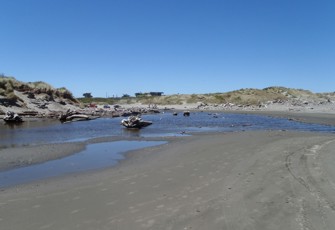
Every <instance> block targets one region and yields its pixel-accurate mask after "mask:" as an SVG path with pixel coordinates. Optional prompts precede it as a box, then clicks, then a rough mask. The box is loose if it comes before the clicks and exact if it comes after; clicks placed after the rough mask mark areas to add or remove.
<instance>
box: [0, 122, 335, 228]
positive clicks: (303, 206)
mask: <svg viewBox="0 0 335 230" xmlns="http://www.w3.org/2000/svg"><path fill="white" fill-rule="evenodd" d="M328 118H329V119H332V118H331V116H329V117H328ZM307 119H308V118H307ZM313 119H320V120H322V119H323V118H322V117H321V118H320V117H317V116H316V118H315V116H314V117H313ZM334 149H335V136H334V135H333V134H320V133H303V132H280V131H273V132H271V131H254V132H238V133H237V132H236V133H221V134H213V133H212V134H197V135H194V136H188V137H183V138H171V139H170V142H169V143H168V144H164V145H161V146H155V147H150V148H147V149H145V150H138V151H133V152H130V153H129V154H128V159H127V160H125V161H122V162H121V163H120V164H119V165H117V166H116V167H112V168H108V169H105V170H100V171H95V172H88V173H83V174H73V175H69V176H66V177H62V178H53V179H48V180H45V181H38V182H35V183H32V184H28V185H22V186H17V187H13V188H8V189H3V190H2V191H1V192H0V226H1V229H4V230H7V229H11V230H12V229H27V230H29V229H34V230H35V229H57V230H59V229H119V230H120V229H121V230H122V229H125V230H129V229H199V230H200V229H257V230H258V229H259V230H261V229H299V230H300V229H333V226H335V218H334V217H335V190H334V184H335V168H334V167H333V166H334V163H335V156H334V154H333V153H334ZM12 151H14V152H15V150H12ZM13 154H15V153H13Z"/></svg>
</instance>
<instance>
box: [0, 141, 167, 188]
mask: <svg viewBox="0 0 335 230" xmlns="http://www.w3.org/2000/svg"><path fill="white" fill-rule="evenodd" d="M164 143H166V142H164V141H115V142H106V143H98V144H91V145H88V146H87V148H86V149H85V150H84V151H82V152H80V153H77V154H74V155H71V156H69V157H64V158H62V159H58V160H53V161H48V162H45V163H42V164H38V165H32V166H27V167H23V168H18V169H13V170H9V171H5V172H0V187H8V186H12V185H16V184H20V183H27V182H31V181H34V180H39V179H45V178H50V177H55V176H60V175H64V174H69V173H76V172H83V171H87V170H94V169H101V168H106V167H109V166H113V165H115V164H117V163H118V161H120V160H122V159H124V155H123V153H124V152H127V151H131V150H135V149H140V148H146V147H151V146H156V145H161V144H164Z"/></svg>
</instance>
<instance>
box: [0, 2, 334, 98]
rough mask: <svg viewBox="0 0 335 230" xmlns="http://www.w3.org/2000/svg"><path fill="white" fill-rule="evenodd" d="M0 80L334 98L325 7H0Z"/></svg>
mask: <svg viewBox="0 0 335 230" xmlns="http://www.w3.org/2000/svg"><path fill="white" fill-rule="evenodd" d="M0 9H1V14H0V30H1V35H0V73H3V74H5V75H7V76H14V77H15V78H17V79H18V80H21V81H25V82H30V81H45V82H48V83H50V84H51V85H53V86H54V87H63V86H65V87H67V88H68V89H69V90H70V91H72V92H73V94H74V95H75V96H77V97H80V96H82V94H83V93H85V92H91V93H92V94H93V96H101V97H105V96H106V95H107V96H113V95H117V96H122V94H126V93H127V94H131V95H132V94H134V93H135V92H149V91H162V92H164V93H165V94H175V93H188V94H189V93H211V92H226V91H230V90H236V89H240V88H264V87H268V86H285V87H292V88H303V89H308V90H311V91H313V92H334V91H335V26H334V25H335V13H334V12H335V1H333V0H202V1H200V0H10V1H9V0H0Z"/></svg>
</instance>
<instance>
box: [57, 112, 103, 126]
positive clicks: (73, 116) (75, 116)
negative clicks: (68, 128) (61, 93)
mask: <svg viewBox="0 0 335 230" xmlns="http://www.w3.org/2000/svg"><path fill="white" fill-rule="evenodd" d="M96 118H98V117H93V116H88V115H86V114H81V113H78V112H76V111H70V110H68V111H67V112H66V113H65V114H62V115H61V116H60V117H59V120H60V121H61V122H63V123H64V122H72V121H88V120H93V119H96Z"/></svg>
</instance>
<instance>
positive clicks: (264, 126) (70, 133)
mask: <svg viewBox="0 0 335 230" xmlns="http://www.w3.org/2000/svg"><path fill="white" fill-rule="evenodd" d="M143 119H146V120H150V121H153V125H151V126H148V127H146V128H143V129H141V130H128V129H126V128H123V126H121V125H120V122H121V120H122V118H100V119H96V120H91V121H84V122H73V123H67V124H61V123H60V122H58V121H50V120H45V121H43V122H24V123H23V124H22V125H20V126H15V127H8V126H5V125H1V129H0V148H1V147H10V146H17V145H32V144H43V143H52V142H68V141H78V140H79V141H82V140H87V139H91V138H96V137H106V136H123V137H134V136H135V137H153V136H179V135H181V134H182V133H188V132H211V131H215V132H230V131H242V130H296V131H314V132H335V129H334V126H326V125H318V124H307V123H300V122H295V121H289V120H288V119H281V118H273V117H267V116H258V115H244V114H225V113H216V114H215V115H213V114H208V113H205V112H197V113H191V116H189V117H184V116H181V115H179V116H173V115H172V113H161V114H158V115H145V116H143Z"/></svg>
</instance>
